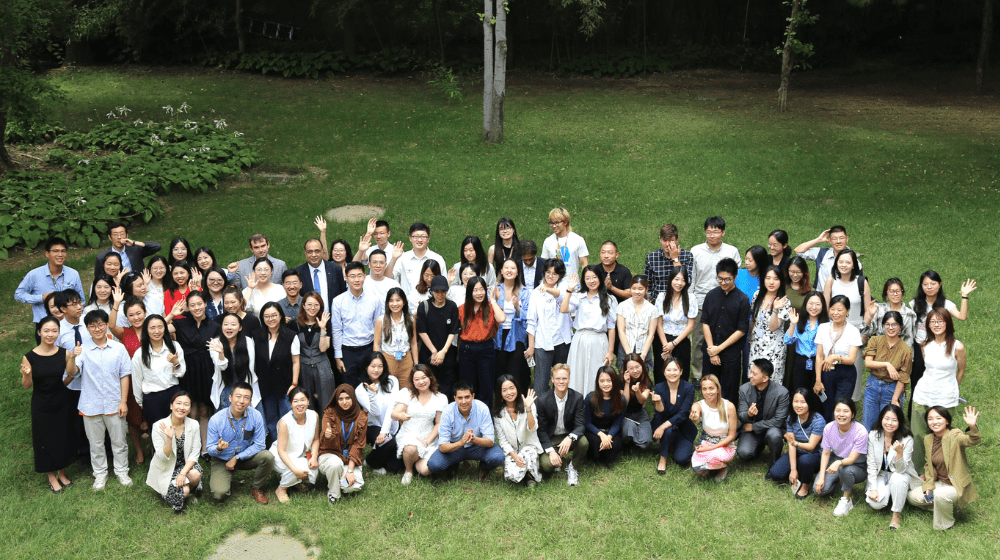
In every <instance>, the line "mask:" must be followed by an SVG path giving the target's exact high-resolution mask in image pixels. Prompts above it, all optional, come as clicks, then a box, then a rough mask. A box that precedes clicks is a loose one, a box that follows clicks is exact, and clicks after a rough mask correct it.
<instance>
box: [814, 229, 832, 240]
mask: <svg viewBox="0 0 1000 560" xmlns="http://www.w3.org/2000/svg"><path fill="white" fill-rule="evenodd" d="M829 241H830V230H828V229H824V230H823V233H821V234H819V237H817V238H816V242H818V243H828V242H829Z"/></svg>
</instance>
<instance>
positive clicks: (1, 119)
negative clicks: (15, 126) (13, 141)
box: [0, 99, 16, 174]
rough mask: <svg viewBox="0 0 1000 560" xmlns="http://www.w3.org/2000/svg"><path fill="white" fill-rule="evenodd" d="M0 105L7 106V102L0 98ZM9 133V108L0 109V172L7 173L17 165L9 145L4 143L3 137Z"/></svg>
mask: <svg viewBox="0 0 1000 560" xmlns="http://www.w3.org/2000/svg"><path fill="white" fill-rule="evenodd" d="M0 107H6V104H5V102H4V101H3V100H2V99H0ZM6 134H7V109H6V108H4V109H0V174H2V173H6V172H8V171H10V170H12V169H14V168H15V167H16V166H15V165H14V160H12V159H11V158H10V154H8V153H7V145H6V144H4V143H3V137H4V135H6Z"/></svg>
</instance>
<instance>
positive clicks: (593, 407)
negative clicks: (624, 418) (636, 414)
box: [590, 366, 625, 417]
mask: <svg viewBox="0 0 1000 560" xmlns="http://www.w3.org/2000/svg"><path fill="white" fill-rule="evenodd" d="M602 373H606V374H608V375H610V376H611V399H610V400H611V415H612V416H618V415H619V414H621V413H622V410H623V409H624V408H625V400H624V399H623V398H622V379H621V377H618V372H616V371H615V368H613V367H611V366H601V367H600V368H599V369H598V370H597V377H595V378H594V392H593V393H591V394H590V411H591V412H593V413H594V416H597V417H603V416H604V413H603V412H601V401H603V400H604V391H601V374H602Z"/></svg>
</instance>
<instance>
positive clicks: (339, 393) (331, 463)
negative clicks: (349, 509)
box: [319, 383, 368, 504]
mask: <svg viewBox="0 0 1000 560" xmlns="http://www.w3.org/2000/svg"><path fill="white" fill-rule="evenodd" d="M367 436H368V413H367V412H365V411H364V409H362V408H361V405H359V404H358V399H357V396H355V394H354V388H353V387H351V386H350V385H348V384H346V383H343V384H341V385H339V386H338V387H337V388H336V389H335V390H334V391H333V398H331V399H330V402H329V404H327V405H326V409H325V410H324V411H323V421H322V424H321V426H320V439H319V470H320V472H321V473H323V475H324V476H326V480H327V484H328V485H329V487H330V490H329V491H327V493H326V497H327V499H328V500H330V503H331V504H335V503H337V500H339V499H340V497H341V495H342V494H351V493H353V492H357V491H358V490H361V488H362V487H364V485H365V481H364V479H363V478H362V477H361V462H362V461H363V460H364V455H363V451H364V449H365V445H367V443H368V441H367V439H366V438H367Z"/></svg>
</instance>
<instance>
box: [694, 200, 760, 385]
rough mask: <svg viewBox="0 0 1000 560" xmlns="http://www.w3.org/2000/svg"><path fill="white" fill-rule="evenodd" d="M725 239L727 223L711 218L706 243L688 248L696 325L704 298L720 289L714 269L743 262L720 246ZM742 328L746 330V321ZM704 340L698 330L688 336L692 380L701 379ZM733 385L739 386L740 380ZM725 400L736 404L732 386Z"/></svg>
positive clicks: (736, 252)
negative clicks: (723, 263) (729, 262)
mask: <svg viewBox="0 0 1000 560" xmlns="http://www.w3.org/2000/svg"><path fill="white" fill-rule="evenodd" d="M725 235H726V220H724V219H722V217H721V216H712V217H711V218H709V219H707V220H705V242H704V243H702V244H700V245H695V246H694V247H692V248H691V256H692V257H693V258H694V271H693V273H692V275H691V289H690V292H691V294H692V295H693V296H694V298H695V299H696V300H697V301H698V309H699V310H700V311H699V312H698V317H697V318H696V319H695V321H697V322H698V323H701V322H702V314H703V313H704V310H705V296H706V295H707V294H708V292H710V291H712V290H713V289H715V288H716V287H717V286H718V285H719V284H718V283H717V281H716V278H715V276H716V270H715V265H717V264H719V262H720V261H721V260H722V259H732V260H733V262H735V263H736V268H737V269H739V267H740V263H741V262H742V260H741V259H740V251H739V250H738V249H737V248H736V247H733V246H732V245H729V244H727V243H723V242H722V238H723V237H725ZM733 278H734V279H735V278H736V271H734V272H733ZM734 286H735V284H734ZM727 293H728V292H727ZM748 307H749V304H748ZM745 324H747V325H748V326H749V318H748V319H747V322H746V323H745ZM748 326H747V327H744V329H746V328H748ZM743 332H744V333H745V332H746V331H745V330H744V331H743ZM703 339H704V336H703V334H702V331H701V329H698V328H695V329H694V331H693V332H692V333H691V378H692V379H698V378H699V377H701V372H702V365H703V364H702V362H703V360H702V341H703ZM718 343H721V341H717V344H718ZM742 347H743V344H742V343H741V344H740V348H741V349H742ZM720 379H721V377H720ZM735 383H737V384H738V383H739V379H737V380H736V381H735ZM723 384H725V381H723ZM726 398H727V399H729V400H732V401H735V400H736V386H735V385H734V386H733V387H732V391H731V393H729V392H727V393H726Z"/></svg>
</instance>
